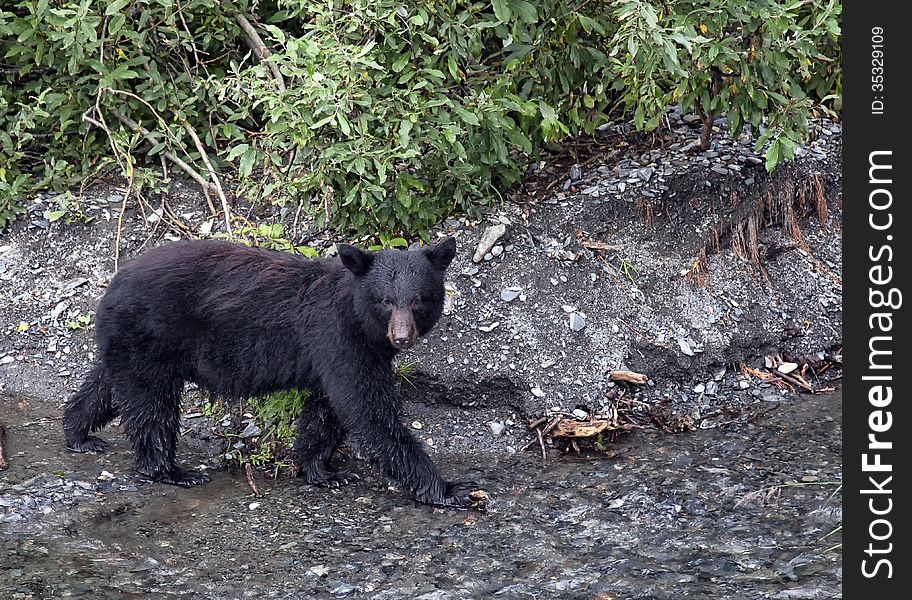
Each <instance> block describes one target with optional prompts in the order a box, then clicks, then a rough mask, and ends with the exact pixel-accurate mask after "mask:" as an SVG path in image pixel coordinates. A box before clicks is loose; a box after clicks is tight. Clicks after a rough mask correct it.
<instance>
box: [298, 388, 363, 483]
mask: <svg viewBox="0 0 912 600" xmlns="http://www.w3.org/2000/svg"><path fill="white" fill-rule="evenodd" d="M343 437H345V431H344V430H343V429H342V424H341V423H339V419H338V418H336V415H335V413H333V411H332V409H331V408H330V407H329V404H328V403H327V402H326V398H324V397H322V396H319V395H317V394H313V393H312V394H311V395H310V397H309V398H307V399H306V400H305V401H304V408H303V410H302V411H301V415H300V417H298V439H296V440H295V444H294V450H295V458H296V460H297V463H298V477H303V478H304V479H305V480H306V481H307V483H310V484H312V485H320V486H324V487H338V486H341V485H348V483H350V482H351V481H354V480H356V479H358V476H357V475H356V474H354V473H352V472H350V471H339V470H337V469H335V468H333V467H332V466H331V465H330V464H329V460H330V459H331V458H332V455H333V453H334V452H335V451H336V448H337V447H338V446H339V443H340V442H341V441H342V438H343Z"/></svg>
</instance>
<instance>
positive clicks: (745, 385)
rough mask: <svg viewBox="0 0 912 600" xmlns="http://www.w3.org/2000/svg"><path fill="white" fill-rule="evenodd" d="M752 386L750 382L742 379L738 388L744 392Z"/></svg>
mask: <svg viewBox="0 0 912 600" xmlns="http://www.w3.org/2000/svg"><path fill="white" fill-rule="evenodd" d="M750 386H751V384H750V382H749V381H748V380H746V379H742V380H740V381H739V382H738V387H739V388H741V389H742V390H746V389H747V388H749V387H750Z"/></svg>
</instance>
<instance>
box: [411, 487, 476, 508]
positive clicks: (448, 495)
mask: <svg viewBox="0 0 912 600" xmlns="http://www.w3.org/2000/svg"><path fill="white" fill-rule="evenodd" d="M418 500H419V501H421V502H424V503H425V504H430V505H432V506H444V507H448V508H450V507H452V508H474V509H479V510H485V509H486V508H487V505H488V494H487V492H485V491H484V490H482V489H481V487H480V486H479V485H478V484H477V483H475V482H474V481H453V482H448V483H447V484H446V490H445V491H444V494H443V498H433V499H432V498H428V499H424V498H418Z"/></svg>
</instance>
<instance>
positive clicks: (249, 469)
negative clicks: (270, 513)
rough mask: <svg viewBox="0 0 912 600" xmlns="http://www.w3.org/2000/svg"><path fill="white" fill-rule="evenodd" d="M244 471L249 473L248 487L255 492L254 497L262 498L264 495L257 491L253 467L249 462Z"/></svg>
mask: <svg viewBox="0 0 912 600" xmlns="http://www.w3.org/2000/svg"><path fill="white" fill-rule="evenodd" d="M244 471H245V472H246V473H247V485H249V486H250V489H251V490H253V495H254V496H256V497H257V498H262V497H263V494H261V493H260V490H258V489H257V486H256V482H255V481H254V480H253V467H251V466H250V463H249V462H245V463H244Z"/></svg>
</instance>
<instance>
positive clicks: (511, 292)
mask: <svg viewBox="0 0 912 600" xmlns="http://www.w3.org/2000/svg"><path fill="white" fill-rule="evenodd" d="M519 294H520V290H516V289H506V290H504V291H502V292H501V293H500V299H501V300H503V301H504V302H513V301H514V300H516V299H517V298H518V297H519Z"/></svg>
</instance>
